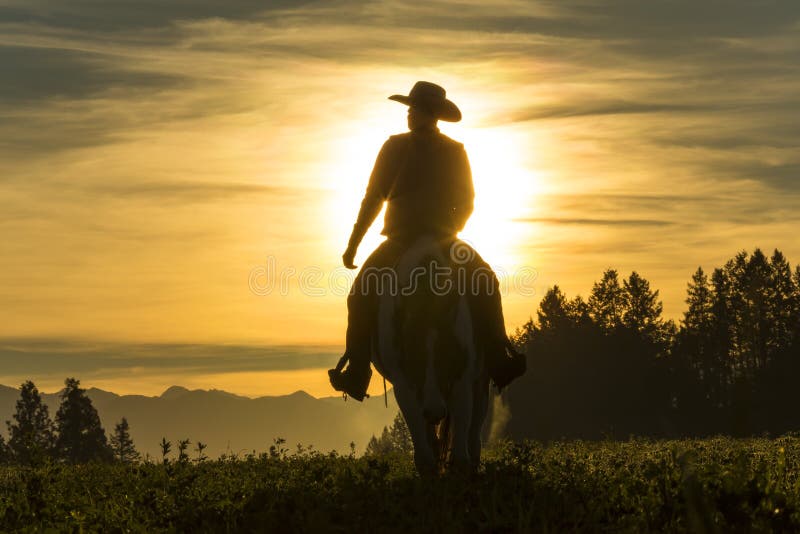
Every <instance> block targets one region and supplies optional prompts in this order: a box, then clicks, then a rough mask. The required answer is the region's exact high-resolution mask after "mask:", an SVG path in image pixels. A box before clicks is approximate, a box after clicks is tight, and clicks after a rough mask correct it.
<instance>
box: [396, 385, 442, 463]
mask: <svg viewBox="0 0 800 534" xmlns="http://www.w3.org/2000/svg"><path fill="white" fill-rule="evenodd" d="M394 396H395V398H396V399H397V405H398V406H399V407H400V411H401V412H402V413H403V418H404V419H405V420H406V425H407V426H408V431H409V433H410V434H411V441H412V443H413V444H414V465H415V466H416V468H417V472H418V473H419V474H420V475H432V474H434V473H435V472H436V456H435V454H434V451H433V447H432V446H431V443H430V439H429V426H430V425H428V422H427V420H426V419H425V415H424V413H423V409H422V406H421V405H420V403H419V402H418V401H417V398H416V394H415V393H414V390H413V389H411V388H409V387H408V385H407V384H406V383H405V380H398V382H397V383H395V384H394Z"/></svg>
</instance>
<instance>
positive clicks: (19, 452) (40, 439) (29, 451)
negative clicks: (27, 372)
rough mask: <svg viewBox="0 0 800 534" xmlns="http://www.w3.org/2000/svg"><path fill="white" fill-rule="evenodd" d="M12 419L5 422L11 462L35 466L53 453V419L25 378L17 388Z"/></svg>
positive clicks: (34, 388) (34, 387) (37, 391)
mask: <svg viewBox="0 0 800 534" xmlns="http://www.w3.org/2000/svg"><path fill="white" fill-rule="evenodd" d="M13 418H14V422H13V423H12V422H11V421H6V425H7V427H8V435H9V438H8V449H9V452H10V455H11V459H12V461H14V462H16V463H19V464H25V465H34V464H38V463H41V462H42V461H44V459H45V458H47V457H49V456H51V455H52V453H53V445H54V436H53V421H52V420H51V419H50V414H49V413H48V411H47V406H46V405H44V404H42V398H41V396H40V395H39V390H38V389H36V386H35V385H34V384H33V382H31V381H30V380H28V381H27V382H25V383H24V384H22V386H21V387H20V396H19V400H18V401H17V406H16V412H15V413H14V417H13Z"/></svg>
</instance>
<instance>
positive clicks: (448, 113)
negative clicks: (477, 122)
mask: <svg viewBox="0 0 800 534" xmlns="http://www.w3.org/2000/svg"><path fill="white" fill-rule="evenodd" d="M389 100H394V101H395V102H400V103H401V104H405V105H406V106H410V105H412V104H415V103H419V104H420V105H423V106H425V107H426V108H428V109H431V108H433V109H431V111H433V113H434V114H435V115H436V118H437V119H439V120H443V121H446V122H458V121H460V120H461V110H460V109H458V106H456V105H455V104H454V103H453V102H452V101H450V100H448V99H444V100H440V101H437V102H430V101H425V102H422V101H419V102H415V101H414V100H412V99H411V97H409V96H406V95H392V96H390V97H389Z"/></svg>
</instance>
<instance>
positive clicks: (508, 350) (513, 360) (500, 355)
mask: <svg viewBox="0 0 800 534" xmlns="http://www.w3.org/2000/svg"><path fill="white" fill-rule="evenodd" d="M487 364H488V371H489V378H491V379H492V382H494V385H495V386H496V387H497V390H498V391H502V390H503V388H504V387H506V386H507V385H509V384H510V383H511V382H512V381H513V380H514V379H516V378H518V377H520V376H522V375H523V374H525V370H526V369H527V360H526V358H525V354H523V353H521V352H519V351H517V350H516V349H515V348H514V345H513V343H511V341H509V340H508V338H505V340H503V342H502V343H498V344H496V345H495V348H494V350H491V351H490V354H488V361H487Z"/></svg>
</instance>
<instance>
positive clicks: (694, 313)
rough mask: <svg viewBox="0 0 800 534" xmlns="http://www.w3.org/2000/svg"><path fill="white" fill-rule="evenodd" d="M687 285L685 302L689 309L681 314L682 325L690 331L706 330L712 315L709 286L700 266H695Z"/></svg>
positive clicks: (709, 326)
mask: <svg viewBox="0 0 800 534" xmlns="http://www.w3.org/2000/svg"><path fill="white" fill-rule="evenodd" d="M688 285H689V287H688V291H687V297H686V304H688V305H689V309H688V310H686V312H685V313H684V315H683V324H684V327H685V328H686V329H687V330H689V331H691V332H707V331H708V330H709V328H711V321H712V318H713V316H714V315H713V310H712V294H711V287H710V286H709V285H708V276H706V273H705V272H704V271H703V268H702V267H698V268H697V271H695V273H694V274H693V275H692V281H691V282H689V284H688Z"/></svg>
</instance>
